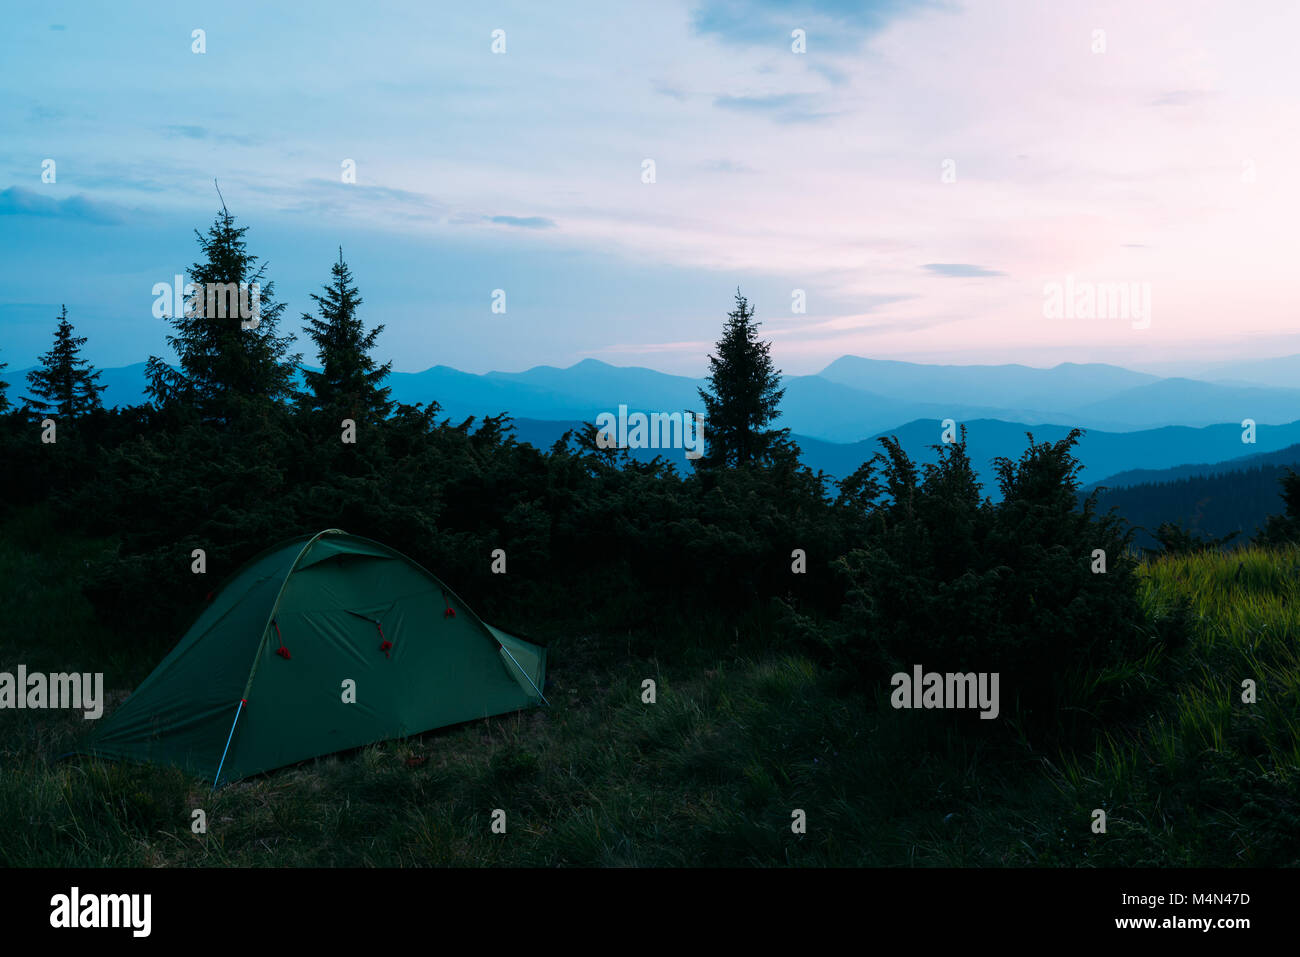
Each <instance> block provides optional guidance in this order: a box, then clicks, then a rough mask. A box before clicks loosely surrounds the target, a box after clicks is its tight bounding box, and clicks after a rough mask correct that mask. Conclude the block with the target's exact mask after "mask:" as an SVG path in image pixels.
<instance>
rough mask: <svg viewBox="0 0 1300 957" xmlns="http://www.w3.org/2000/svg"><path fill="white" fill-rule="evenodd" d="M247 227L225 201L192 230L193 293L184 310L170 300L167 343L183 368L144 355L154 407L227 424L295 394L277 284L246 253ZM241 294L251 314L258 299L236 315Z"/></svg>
mask: <svg viewBox="0 0 1300 957" xmlns="http://www.w3.org/2000/svg"><path fill="white" fill-rule="evenodd" d="M218 195H220V192H219V191H218ZM247 231H248V227H247V226H238V227H237V226H235V217H234V216H232V215H231V214H230V211H229V210H228V209H227V208H226V204H225V202H224V201H223V202H222V204H221V212H220V213H218V214H217V216H216V219H215V220H214V221H213V223H212V226H211V227H209V229H208V232H207V235H206V236H205V235H203V234H202V233H200V232H199V231H198V230H195V231H194V235H195V236H196V237H197V238H198V241H199V249H200V250H201V252H202V254H203V258H202V259H201V260H200V261H199V262H196V263H194V265H193V266H191V267H190V281H191V282H193V283H194V285H195V287H196V288H197V292H196V294H195V296H194V297H193V298H192V299H191V300H190V301H189V302H188V303H186V304H185V305H184V306H183V307H182V305H181V304H175V308H173V310H172V311H173V315H172V316H170V317H168V321H169V322H170V324H171V326H172V329H173V330H174V334H172V335H169V336H168V337H167V344H168V345H169V346H171V347H172V349H173V350H175V352H176V355H177V356H178V358H179V359H180V368H179V369H173V368H172V367H171V366H169V365H168V364H167V363H165V362H164V361H163V360H162V359H160V358H158V357H157V356H150V357H149V363H148V367H147V372H148V376H149V386H148V393H149V395H150V397H151V398H152V399H153V401H154V403H155V404H157V405H159V406H162V405H166V404H169V403H170V402H173V401H178V402H182V403H185V404H189V405H192V406H193V407H195V408H196V409H197V410H198V412H199V413H200V415H201V416H202V417H203V418H204V419H206V420H208V421H215V422H231V421H233V420H236V419H238V418H239V417H241V416H242V415H243V414H245V413H246V412H250V411H253V410H255V409H258V408H265V407H266V406H267V405H268V404H274V403H278V402H281V401H283V400H285V399H287V398H289V397H290V396H291V395H292V394H293V376H294V368H295V365H296V363H297V361H298V359H299V358H300V357H299V356H297V355H290V354H289V348H290V346H291V345H292V344H293V341H294V339H293V336H292V335H290V336H283V337H282V336H277V335H276V326H277V323H278V320H279V318H280V313H281V312H282V311H283V310H284V304H283V303H277V302H275V283H273V282H269V281H267V280H266V279H265V276H264V274H265V270H266V264H265V263H263V264H262V265H260V266H259V265H258V257H257V256H254V255H252V254H251V253H249V252H248V248H247V244H246V243H245V240H244V233H246V232H247ZM254 287H256V288H257V292H258V295H257V296H256V297H255V296H254ZM241 291H242V295H243V303H244V304H245V305H246V306H247V307H248V308H247V311H248V312H249V313H252V312H253V311H254V304H255V303H256V304H257V308H256V315H255V316H253V315H247V316H241V315H240V313H241V311H244V310H241V309H240V308H238V307H239V305H240V303H241V296H240V294H241Z"/></svg>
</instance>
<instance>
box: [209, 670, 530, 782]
mask: <svg viewBox="0 0 1300 957" xmlns="http://www.w3.org/2000/svg"><path fill="white" fill-rule="evenodd" d="M533 687H536V685H534V686H533ZM243 710H244V699H243V698H240V699H239V707H238V708H236V709H235V720H234V721H232V722H230V734H228V735H227V736H226V748H225V750H224V751H222V752H221V763H220V764H218V765H217V776H216V777H215V778H213V779H212V791H215V790H216V789H217V782H218V781H220V780H221V769H222V768H224V767H225V766H226V753H227V752H229V751H230V742H231V741H232V740H233V739H234V737H235V725H237V724H239V715H240V712H242V711H243ZM212 791H209V792H208V793H209V794H211V793H212Z"/></svg>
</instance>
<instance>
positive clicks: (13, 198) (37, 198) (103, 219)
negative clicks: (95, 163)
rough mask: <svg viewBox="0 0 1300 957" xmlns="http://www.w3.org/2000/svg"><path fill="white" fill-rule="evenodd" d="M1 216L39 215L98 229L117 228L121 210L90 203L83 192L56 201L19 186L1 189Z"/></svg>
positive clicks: (104, 204)
mask: <svg viewBox="0 0 1300 957" xmlns="http://www.w3.org/2000/svg"><path fill="white" fill-rule="evenodd" d="M0 216H40V217H43V218H46V219H68V220H77V221H80V222H83V223H94V224H96V225H100V226H116V225H118V224H120V223H122V222H123V217H122V214H121V210H120V209H119V208H118V207H117V206H114V205H112V204H110V203H101V202H99V201H98V200H93V199H91V198H89V197H88V196H86V194H84V193H78V194H77V195H76V196H69V197H68V198H67V199H55V198H54V197H52V196H42V195H40V194H39V193H37V192H34V191H33V190H30V189H23V188H22V187H21V186H10V187H9V188H8V189H6V190H0Z"/></svg>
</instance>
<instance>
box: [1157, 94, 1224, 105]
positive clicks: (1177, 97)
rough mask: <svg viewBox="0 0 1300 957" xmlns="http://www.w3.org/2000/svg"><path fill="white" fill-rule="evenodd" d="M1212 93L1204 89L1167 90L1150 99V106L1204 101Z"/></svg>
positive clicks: (1189, 103)
mask: <svg viewBox="0 0 1300 957" xmlns="http://www.w3.org/2000/svg"><path fill="white" fill-rule="evenodd" d="M1213 96H1214V94H1213V93H1210V92H1207V91H1205V90H1169V91H1168V92H1165V93H1162V94H1160V96H1158V97H1156V98H1155V99H1154V100H1152V101H1151V103H1150V104H1149V105H1151V106H1191V105H1193V104H1195V103H1204V102H1205V101H1206V100H1208V99H1210V98H1211V97H1213Z"/></svg>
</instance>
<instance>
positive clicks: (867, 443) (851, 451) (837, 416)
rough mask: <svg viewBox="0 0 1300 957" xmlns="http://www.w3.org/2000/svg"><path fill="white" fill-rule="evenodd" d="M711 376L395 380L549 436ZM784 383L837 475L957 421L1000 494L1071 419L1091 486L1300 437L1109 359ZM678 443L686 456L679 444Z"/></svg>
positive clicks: (115, 389) (1263, 406)
mask: <svg viewBox="0 0 1300 957" xmlns="http://www.w3.org/2000/svg"><path fill="white" fill-rule="evenodd" d="M1238 366H1241V368H1238ZM1238 366H1232V365H1227V366H1219V367H1215V368H1214V369H1212V370H1210V372H1208V373H1207V374H1214V375H1219V374H1224V375H1229V376H1232V377H1233V378H1234V379H1235V377H1236V376H1237V375H1242V374H1246V373H1249V372H1253V371H1259V372H1260V375H1261V376H1262V377H1264V378H1266V380H1267V381H1269V382H1280V381H1292V379H1291V376H1292V373H1293V372H1294V373H1295V375H1296V378H1295V381H1300V357H1287V358H1284V359H1278V360H1262V361H1260V362H1257V363H1255V364H1254V365H1253V366H1252V365H1250V364H1238ZM25 371H26V370H17V371H11V372H10V374H9V376H8V378H9V381H10V382H11V383H12V385H11V387H10V397H11V398H15V399H16V398H17V397H18V396H20V395H22V394H23V392H22V386H23V385H25V380H24V377H23V372H25ZM102 373H103V374H102V377H101V382H103V383H104V384H105V385H107V386H108V389H107V391H106V393H105V401H106V402H107V403H108V404H110V405H113V404H119V405H127V404H133V403H138V402H141V401H143V400H144V364H143V363H138V364H136V365H131V366H125V367H122V368H115V369H104V370H102ZM704 384H705V383H704V380H702V379H693V378H690V377H687V376H675V375H668V374H666V373H662V372H657V371H655V370H653V369H645V368H639V367H621V366H612V365H609V364H607V363H604V362H600V361H597V360H595V359H585V360H583V361H582V362H578V363H576V364H575V365H572V366H569V367H568V368H565V369H561V368H556V367H553V366H537V367H535V368H532V369H528V370H526V371H524V372H488V373H485V374H475V373H467V372H461V371H459V370H457V369H453V368H450V367H448V366H434V367H432V368H430V369H426V370H425V371H423V372H417V373H394V374H393V376H392V378H391V380H390V385H391V386H392V390H393V397H394V398H395V399H396V400H398V401H400V402H406V403H412V404H413V403H417V402H418V403H427V402H430V401H437V402H438V403H439V405H440V406H441V407H442V409H443V412H444V414H445V415H447V416H448V417H450V418H452V419H454V420H457V421H459V420H460V419H462V418H464V417H467V416H470V415H475V416H482V415H491V414H497V413H500V412H508V413H510V414H511V415H512V416H513V417H514V418H515V420H516V428H517V434H518V436H519V438H520V439H521V440H524V441H530V442H533V443H534V444H537V445H543V446H545V445H549V444H550V443H551V442H553V441H554V440H555V439H557V438H559V437H560V435H562V434H563V433H564V431H565V430H566V429H568V428H573V427H576V426H577V425H578V424H580V423H582V422H584V421H586V422H591V421H594V420H595V417H596V416H597V415H598V414H599V413H600V412H606V411H608V412H615V411H617V409H618V406H619V405H626V406H628V408H629V410H631V411H638V410H639V411H647V412H649V411H665V412H671V411H679V410H696V411H699V410H702V403H701V402H700V399H699V394H698V389H699V388H701V387H702V386H703V385H704ZM783 384H784V386H785V390H786V392H785V396H784V399H783V400H782V404H781V408H782V415H781V419H780V421H779V422H778V424H779V425H781V426H785V427H788V428H789V429H791V431H792V433H793V434H794V436H795V439H796V441H797V442H798V443H799V445H800V447H801V448H802V450H803V455H804V460H805V462H807V464H808V465H809V466H811V467H813V468H820V469H822V470H823V471H825V472H827V473H828V474H830V475H832V476H835V477H843V476H845V475H847V474H849V473H850V472H852V471H853V470H854V469H856V468H857V467H858V466H859V465H860V464H861V463H862V462H863V461H865V460H866V459H868V458H870V457H871V456H872V455H874V454H875V453H876V452H877V451H879V449H880V444H879V442H878V441H877V440H878V438H879V436H881V435H897V436H898V437H899V439H900V441H902V443H903V446H904V448H906V449H907V450H908V452H909V454H911V455H913V457H914V458H916V459H918V460H919V461H931V460H933V456H934V453H933V451H932V450H931V449H930V446H932V445H934V444H936V443H938V442H939V441H940V434H941V422H942V420H943V419H949V418H951V419H953V420H955V421H957V422H959V423H964V424H965V425H966V426H967V428H968V435H969V442H970V453H971V458H972V461H973V463H974V465H975V466H976V468H977V470H978V471H979V474H980V476H981V478H982V479H983V480H984V481H985V484H986V492H989V493H992V492H993V491H995V490H994V488H993V487H992V460H993V459H994V458H996V457H998V456H1007V457H1010V458H1017V457H1019V455H1020V454H1021V453H1022V452H1023V451H1024V449H1025V447H1026V443H1027V439H1026V437H1025V433H1026V432H1033V434H1034V438H1035V439H1036V440H1038V441H1043V440H1053V441H1054V440H1057V439H1059V438H1061V437H1063V436H1064V435H1066V434H1067V433H1068V432H1069V430H1070V428H1072V427H1076V426H1078V427H1082V428H1085V429H1087V430H1088V432H1087V435H1086V436H1085V438H1084V439H1083V441H1082V443H1081V444H1080V447H1079V456H1080V458H1081V460H1082V461H1083V462H1084V464H1085V466H1086V471H1085V473H1084V481H1085V482H1090V483H1091V482H1097V481H1104V480H1107V479H1109V478H1110V477H1111V476H1118V475H1120V474H1121V473H1124V474H1127V473H1131V472H1133V470H1166V469H1171V468H1174V467H1178V466H1187V463H1194V462H1200V463H1208V464H1209V465H1214V464H1216V463H1222V462H1225V461H1228V460H1234V459H1239V458H1241V457H1242V456H1243V452H1245V453H1247V454H1259V453H1271V452H1277V451H1279V450H1282V449H1285V448H1287V447H1289V446H1291V445H1294V444H1297V443H1300V389H1292V388H1281V387H1277V386H1275V385H1270V386H1268V387H1261V386H1258V385H1243V384H1240V382H1239V381H1229V382H1214V381H1206V380H1204V379H1189V378H1161V377H1159V376H1156V375H1152V374H1150V373H1145V372H1135V371H1132V370H1130V369H1124V368H1121V367H1119V366H1112V365H1104V364H1076V363H1062V364H1061V365H1058V366H1054V367H1053V368H1050V369H1036V368H1031V367H1029V366H1023V365H998V366H959V365H924V364H919V363H911V362H897V361H892V360H881V359H865V358H861V357H859V356H844V357H842V358H839V359H837V360H835V361H834V362H832V363H831V364H830V365H828V366H827V367H826V368H825V369H823V370H822V371H821V372H819V373H817V374H816V375H802V376H786V377H785V378H784V380H783ZM1248 418H1249V419H1253V420H1254V421H1255V423H1256V443H1255V444H1254V445H1253V446H1251V445H1244V444H1243V443H1242V433H1243V429H1242V426H1241V422H1242V420H1243V419H1248ZM638 454H639V457H649V456H651V455H653V454H654V453H653V452H649V451H647V452H643V453H638ZM672 454H673V455H674V457H676V458H679V459H680V460H681V461H680V463H679V464H682V465H684V464H685V460H684V457H682V456H681V453H680V452H678V453H672ZM1205 467H1207V466H1197V467H1196V468H1200V469H1202V470H1203V469H1204V468H1205ZM1188 468H1192V467H1191V466H1188ZM1145 480H1146V479H1145V478H1138V479H1136V481H1145ZM1124 481H1126V482H1128V480H1127V479H1125V480H1124ZM1129 484H1132V483H1131V482H1129Z"/></svg>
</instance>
